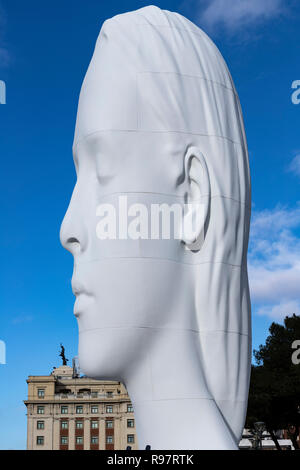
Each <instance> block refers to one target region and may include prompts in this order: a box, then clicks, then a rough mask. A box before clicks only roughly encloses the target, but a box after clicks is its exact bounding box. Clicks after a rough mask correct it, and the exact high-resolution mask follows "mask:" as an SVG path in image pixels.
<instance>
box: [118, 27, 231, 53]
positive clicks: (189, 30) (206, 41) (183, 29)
mask: <svg viewBox="0 0 300 470" xmlns="http://www.w3.org/2000/svg"><path fill="white" fill-rule="evenodd" d="M168 19H169V18H168ZM110 21H111V22H113V23H116V24H117V25H118V26H120V24H121V23H120V22H119V21H118V20H117V19H114V18H111V19H110ZM134 24H135V26H151V27H152V28H154V27H156V28H169V29H177V30H178V31H185V32H186V33H190V34H194V35H195V36H199V37H200V38H201V39H203V40H204V41H205V43H209V41H210V38H209V37H208V36H207V34H205V33H204V31H201V30H200V29H199V32H198V31H194V30H192V29H188V28H184V27H181V26H176V25H172V24H170V23H169V24H155V23H151V22H144V23H135V22H134ZM205 45H206V44H205ZM209 46H214V47H215V51H217V52H219V51H218V48H217V47H216V46H215V45H214V43H213V42H212V41H211V44H210V43H209ZM219 53H220V52H219ZM221 57H222V56H221Z"/></svg>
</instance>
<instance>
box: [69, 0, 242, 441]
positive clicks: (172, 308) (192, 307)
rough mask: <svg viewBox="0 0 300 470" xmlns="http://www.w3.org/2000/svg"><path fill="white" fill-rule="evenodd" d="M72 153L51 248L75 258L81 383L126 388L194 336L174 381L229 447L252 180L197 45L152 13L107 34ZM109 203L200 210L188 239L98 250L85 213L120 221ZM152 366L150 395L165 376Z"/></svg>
mask: <svg viewBox="0 0 300 470" xmlns="http://www.w3.org/2000/svg"><path fill="white" fill-rule="evenodd" d="M73 153H74V162H75V166H76V172H77V182H76V186H75V188H74V192H73V195H72V199H71V202H70V205H69V208H68V211H67V213H66V216H65V219H64V222H63V225H62V229H61V239H62V243H63V245H64V246H65V247H66V248H67V249H68V250H69V251H71V252H72V254H73V256H74V273H73V290H74V293H75V295H76V297H77V298H76V303H75V310H74V311H75V315H76V317H77V320H78V325H79V360H80V365H81V367H82V369H83V370H84V371H85V372H86V374H88V375H90V376H93V377H98V378H109V379H116V380H124V381H125V382H126V377H127V376H128V374H129V375H130V370H132V369H134V368H135V367H139V363H140V362H143V361H145V360H146V357H147V355H148V354H150V355H151V354H152V353H151V351H154V349H155V348H158V349H159V348H160V347H162V346H161V344H160V343H164V345H165V346H164V347H165V348H166V349H168V350H172V351H173V355H174V357H175V358H176V351H177V348H176V344H177V337H176V335H175V334H174V333H173V332H174V331H176V332H180V331H190V332H193V340H192V343H193V344H192V346H188V349H189V353H188V355H187V359H185V358H184V354H181V358H178V359H176V360H177V364H178V370H177V371H176V373H178V372H179V371H180V368H181V367H186V368H190V369H191V373H192V374H194V376H195V381H198V382H199V380H200V381H203V384H205V385H203V390H204V389H205V390H204V391H203V393H206V394H208V395H209V396H211V397H213V399H214V400H215V402H216V403H217V405H218V407H219V409H220V410H221V412H222V415H223V417H224V419H225V421H226V422H227V423H228V425H229V427H230V429H231V432H232V433H233V435H234V436H235V437H236V439H238V437H239V435H240V433H241V430H242V426H243V420H244V415H245V410H246V402H247V393H248V379H249V367H250V362H249V357H250V356H249V353H250V302H249V293H248V279H247V265H246V262H247V261H246V256H247V244H248V230H249V218H250V177H249V168H248V155H247V146H246V140H245V133H244V126H243V120H242V115H241V110H240V104H239V99H238V96H237V93H236V90H235V88H234V85H233V82H232V79H231V76H230V73H229V71H228V68H227V66H226V64H225V62H224V60H223V58H222V56H221V54H220V52H219V51H218V49H217V48H216V46H215V45H214V44H213V43H212V41H211V40H210V39H209V38H208V36H207V35H206V34H205V33H204V32H203V31H202V30H201V29H199V28H198V27H197V26H195V25H194V24H193V23H191V22H190V21H188V20H187V19H186V18H184V17H182V16H181V15H179V14H177V13H171V12H169V11H162V10H160V9H159V8H157V7H153V6H151V7H146V8H142V9H141V10H137V11H134V12H130V13H126V14H122V15H118V16H115V17H113V18H112V19H109V20H107V21H105V22H104V24H103V26H102V28H101V31H100V35H99V38H98V40H97V43H96V47H95V51H94V54H93V57H92V60H91V63H90V65H89V68H88V71H87V74H86V76H85V79H84V82H83V85H82V89H81V93H80V99H79V106H78V114H77V122H76V130H75V138H74V145H73ZM120 196H126V198H127V199H126V201H127V202H126V203H127V204H128V207H131V206H132V205H134V204H140V205H143V206H145V207H147V208H148V209H150V207H151V205H153V204H167V205H170V206H171V205H172V204H175V203H176V204H184V203H187V202H189V201H195V200H196V201H199V202H200V204H201V207H202V209H203V210H202V215H203V217H202V219H201V220H200V222H199V223H198V225H197V224H196V229H195V233H196V236H195V237H194V238H193V237H192V238H189V236H188V234H186V233H183V235H182V237H181V239H175V238H170V239H162V237H158V238H157V237H156V238H154V239H153V238H151V237H148V238H147V237H146V236H144V235H143V236H140V237H136V238H134V237H133V238H126V239H125V238H124V237H122V236H121V237H120V236H117V237H116V238H115V239H112V238H110V239H109V238H107V239H99V236H98V235H97V224H98V223H99V220H100V219H99V214H100V212H99V210H98V211H97V208H98V207H99V205H101V204H107V205H110V206H112V207H115V209H116V213H118V214H119V205H120ZM107 207H108V206H107ZM122 210H123V212H122V214H121V218H122V217H125V215H124V210H125V209H124V207H123V209H122ZM137 213H138V211H135V212H134V210H133V212H132V213H131V219H134V216H137ZM129 219H130V217H129ZM135 220H136V219H135ZM122 223H123V222H122V220H121V221H120V219H118V220H117V228H116V233H117V234H118V235H119V227H120V225H122ZM149 224H150V219H149ZM136 228H137V229H138V227H137V226H136ZM197 238H198V239H197ZM170 332H172V333H170ZM172 335H173V336H172ZM174 335H175V336H174ZM163 351H164V350H163V347H162V353H161V354H162V355H163V354H164V352H163ZM153 356H155V355H154V354H153ZM155 361H156V359H153V361H152V366H153V370H154V372H153V374H154V379H153V380H154V382H155V380H156V379H155V377H158V379H157V380H158V381H159V374H160V372H161V373H164V371H160V369H159V364H156V362H155ZM158 362H159V361H158ZM182 362H183V363H184V362H185V364H183V363H182ZM156 369H157V371H158V372H157V373H156V372H155V371H156ZM165 372H166V371H165ZM174 373H175V371H174ZM179 373H180V372H179ZM199 377H200V379H199ZM170 380H171V379H170ZM192 386H193V384H191V387H192ZM182 393H183V392H182ZM178 394H180V391H178Z"/></svg>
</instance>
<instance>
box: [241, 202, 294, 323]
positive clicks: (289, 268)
mask: <svg viewBox="0 0 300 470" xmlns="http://www.w3.org/2000/svg"><path fill="white" fill-rule="evenodd" d="M299 228H300V204H298V205H296V207H294V208H293V209H288V208H284V207H280V206H278V207H276V208H275V209H273V210H265V211H261V212H255V211H254V213H253V221H252V227H251V236H250V245H249V262H248V266H249V279H250V290H251V298H252V303H253V304H254V305H255V306H256V312H257V313H258V314H260V315H268V316H269V317H272V318H274V319H278V318H280V317H281V318H284V317H285V316H286V315H290V314H292V313H298V312H299V305H300V238H299V237H298V236H297V235H296V233H295V231H296V230H297V229H299ZM299 313H300V312H299Z"/></svg>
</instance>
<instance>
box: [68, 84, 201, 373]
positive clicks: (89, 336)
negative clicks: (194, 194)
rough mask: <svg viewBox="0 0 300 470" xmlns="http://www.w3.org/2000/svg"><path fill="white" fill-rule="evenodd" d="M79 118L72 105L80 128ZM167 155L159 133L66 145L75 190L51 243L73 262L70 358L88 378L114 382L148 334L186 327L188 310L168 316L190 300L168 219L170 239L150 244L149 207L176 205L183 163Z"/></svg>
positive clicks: (169, 144) (171, 149)
mask: <svg viewBox="0 0 300 470" xmlns="http://www.w3.org/2000/svg"><path fill="white" fill-rule="evenodd" d="M85 93H86V94H87V93H93V89H90V90H85ZM80 112H81V109H80V106H79V119H78V121H81V122H83V120H84V117H82V116H80ZM116 112H118V110H116ZM78 121H77V123H78ZM77 130H78V129H77ZM176 147H178V145H177V142H176V139H173V141H172V140H171V139H170V137H169V136H168V135H166V134H160V135H155V136H153V134H151V133H137V132H113V131H101V132H96V133H92V134H91V135H89V136H88V137H85V138H84V139H82V140H80V141H79V142H78V143H77V145H75V147H74V162H75V167H76V172H77V182H76V186H75V188H74V192H73V195H72V199H71V202H70V205H69V208H68V211H67V213H66V216H65V219H64V221H63V224H62V229H61V238H62V243H63V245H64V246H65V247H66V248H67V249H68V250H69V251H71V253H72V254H73V256H74V273H73V278H72V287H73V292H74V294H75V296H76V302H75V306H74V313H75V316H76V317H77V320H78V325H79V333H80V341H79V360H80V365H81V367H82V369H83V370H84V372H85V373H86V374H88V375H89V376H94V377H103V378H105V377H108V378H116V379H118V378H120V377H122V375H121V374H122V372H123V371H124V367H125V366H126V364H128V362H129V361H132V360H133V358H134V357H136V355H137V351H139V350H141V349H143V348H141V345H142V344H144V342H145V341H148V340H149V336H147V335H145V332H148V331H149V330H147V328H149V327H154V328H163V327H165V326H171V327H176V328H178V327H180V326H184V327H190V328H193V327H194V325H193V324H192V323H190V324H189V316H188V313H187V312H188V310H189V308H188V306H185V307H184V306H180V307H182V308H179V309H178V310H180V312H182V313H183V314H184V315H183V316H182V317H178V316H177V314H176V309H177V307H178V305H177V306H176V308H175V303H176V302H177V303H178V297H177V295H176V292H179V291H180V289H183V290H184V291H185V297H186V299H187V302H189V300H188V299H189V298H191V299H192V295H189V289H190V287H189V283H190V273H189V271H190V267H188V266H186V267H185V268H184V267H183V265H182V264H181V263H180V262H178V261H179V260H180V256H181V253H182V251H184V246H183V243H182V241H181V240H180V239H175V238H174V237H172V230H173V225H172V217H171V219H170V220H171V224H170V230H171V233H170V237H168V234H166V233H165V235H164V239H163V237H162V233H160V234H159V235H158V239H157V237H156V238H155V239H151V236H152V235H151V204H163V203H164V204H167V205H168V206H170V205H172V204H174V203H176V204H178V202H180V201H182V200H183V194H184V188H183V185H182V184H181V185H179V186H178V184H177V183H178V180H179V179H180V177H181V175H182V172H183V159H182V158H179V157H178V155H176V152H178V150H177V151H176V150H175V149H176ZM183 156H184V152H183ZM178 187H180V190H178ZM120 196H121V197H122V198H123V199H121V200H120ZM104 204H105V205H104ZM133 204H141V206H136V207H135V208H134V206H133ZM125 205H127V208H125ZM135 210H137V212H134V211H135ZM145 211H147V220H146V221H145V218H143V216H144V213H145ZM128 213H129V215H128ZM141 214H142V215H141ZM104 216H105V217H106V222H107V225H105V223H104V222H103V221H104ZM109 216H110V218H109ZM138 216H141V218H140V220H139V223H135V222H137V220H138V219H137V217H138ZM142 219H143V220H142ZM165 223H166V224H167V225H168V221H165ZM130 224H131V225H130ZM161 227H162V225H161ZM147 229H148V230H147ZM119 231H121V232H122V233H121V234H120V233H119ZM126 232H127V236H126V235H124V234H125V233H126ZM103 234H104V235H103ZM105 234H106V235H105ZM139 234H140V235H141V236H142V237H143V238H140V237H139V238H137V236H138V235H139ZM105 237H106V239H103V238H105ZM147 237H148V238H147ZM101 238H102V239H101ZM171 313H172V316H171ZM191 321H192V320H191ZM187 325H188V326H187Z"/></svg>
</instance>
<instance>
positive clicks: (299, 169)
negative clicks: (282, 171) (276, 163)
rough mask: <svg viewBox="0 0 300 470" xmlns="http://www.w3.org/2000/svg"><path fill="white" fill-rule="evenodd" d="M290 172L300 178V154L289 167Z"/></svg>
mask: <svg viewBox="0 0 300 470" xmlns="http://www.w3.org/2000/svg"><path fill="white" fill-rule="evenodd" d="M288 171H290V172H291V173H294V174H295V175H297V176H300V153H299V154H298V155H296V156H295V157H294V158H293V160H292V161H291V163H290V164H289V166H288Z"/></svg>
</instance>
